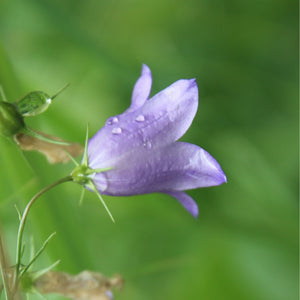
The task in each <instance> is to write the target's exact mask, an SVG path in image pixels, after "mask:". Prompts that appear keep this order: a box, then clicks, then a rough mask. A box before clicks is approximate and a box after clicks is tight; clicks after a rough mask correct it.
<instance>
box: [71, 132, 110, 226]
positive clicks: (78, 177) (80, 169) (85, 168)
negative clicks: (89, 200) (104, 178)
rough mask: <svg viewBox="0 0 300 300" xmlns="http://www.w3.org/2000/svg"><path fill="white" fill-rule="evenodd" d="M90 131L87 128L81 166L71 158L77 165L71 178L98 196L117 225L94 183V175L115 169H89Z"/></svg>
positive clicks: (81, 198)
mask: <svg viewBox="0 0 300 300" xmlns="http://www.w3.org/2000/svg"><path fill="white" fill-rule="evenodd" d="M88 131H89V130H88V128H87V131H86V138H85V146H84V152H83V157H82V163H81V165H79V164H78V163H77V162H76V161H75V159H73V158H72V157H71V156H70V158H71V159H72V161H73V162H74V163H75V165H76V167H75V169H74V170H73V171H72V172H71V174H70V177H71V179H72V181H73V182H77V183H79V184H81V185H82V186H83V187H85V188H87V189H88V190H91V191H93V192H94V193H95V194H96V195H97V197H98V199H99V200H100V202H101V203H102V205H103V206H104V208H105V210H106V211H107V213H108V215H109V217H110V218H111V220H112V221H113V222H114V223H115V219H114V217H113V216H112V214H111V212H110V210H109V209H108V207H107V205H106V203H105V201H104V200H103V198H102V196H101V194H100V192H99V191H98V190H97V187H96V185H95V183H94V182H93V177H92V175H93V174H97V173H101V172H105V171H109V170H111V169H113V168H103V169H92V168H90V167H89V161H88V155H87V148H88V136H89V132H88ZM83 195H84V193H82V194H81V197H80V203H82V200H83Z"/></svg>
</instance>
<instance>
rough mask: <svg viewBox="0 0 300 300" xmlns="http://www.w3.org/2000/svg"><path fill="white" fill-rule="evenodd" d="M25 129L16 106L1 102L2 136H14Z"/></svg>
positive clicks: (0, 126) (0, 124) (0, 132)
mask: <svg viewBox="0 0 300 300" xmlns="http://www.w3.org/2000/svg"><path fill="white" fill-rule="evenodd" d="M24 128H25V124H24V120H23V117H22V116H21V115H20V113H19V112H18V110H17V108H16V106H15V105H14V104H11V103H8V102H3V101H0V134H2V135H5V136H13V135H14V134H16V133H18V132H20V131H21V130H22V129H24Z"/></svg>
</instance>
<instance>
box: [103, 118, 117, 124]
mask: <svg viewBox="0 0 300 300" xmlns="http://www.w3.org/2000/svg"><path fill="white" fill-rule="evenodd" d="M118 122H119V119H118V118H117V117H111V118H108V119H107V121H106V125H112V124H117V123H118Z"/></svg>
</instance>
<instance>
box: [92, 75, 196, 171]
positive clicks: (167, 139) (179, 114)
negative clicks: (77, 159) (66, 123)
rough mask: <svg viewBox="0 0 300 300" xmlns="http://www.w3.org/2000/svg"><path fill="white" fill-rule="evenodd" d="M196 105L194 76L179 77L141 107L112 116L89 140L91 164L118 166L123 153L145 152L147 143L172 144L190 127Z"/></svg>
mask: <svg viewBox="0 0 300 300" xmlns="http://www.w3.org/2000/svg"><path fill="white" fill-rule="evenodd" d="M197 106H198V87H197V83H196V81H195V79H190V80H178V81H176V82H175V83H173V84H172V85H170V86H169V87H167V88H166V89H164V90H163V91H161V92H160V93H158V94H157V95H155V96H154V97H153V98H151V99H149V100H148V101H146V102H145V104H144V105H143V106H142V107H140V108H139V109H137V110H135V111H133V112H127V113H126V112H125V113H124V114H121V115H119V116H116V117H113V118H110V119H109V120H108V121H107V122H106V125H105V126H104V127H103V128H102V129H101V130H99V131H98V132H97V133H96V135H95V136H94V137H93V138H92V139H91V140H90V141H89V144H88V157H89V163H90V167H92V168H105V167H116V166H117V165H118V162H119V160H122V159H123V157H124V156H127V154H130V153H131V152H132V153H135V152H137V151H143V150H144V148H145V145H149V146H150V147H151V148H152V149H156V148H158V147H163V146H166V145H168V144H171V143H173V142H174V141H176V140H178V139H179V138H180V137H181V136H182V135H183V134H184V133H185V132H186V130H187V129H188V128H189V127H190V125H191V123H192V120H193V118H194V116H195V114H196V111H197ZM139 148H140V149H139ZM133 156H134V155H133Z"/></svg>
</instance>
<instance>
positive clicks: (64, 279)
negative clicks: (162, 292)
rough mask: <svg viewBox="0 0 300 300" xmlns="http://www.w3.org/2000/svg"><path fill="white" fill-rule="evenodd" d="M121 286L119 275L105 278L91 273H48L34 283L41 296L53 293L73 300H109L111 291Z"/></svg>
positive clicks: (121, 281)
mask: <svg viewBox="0 0 300 300" xmlns="http://www.w3.org/2000/svg"><path fill="white" fill-rule="evenodd" d="M122 285H123V280H122V278H121V277H120V276H119V275H115V276H114V277H112V278H107V277H105V276H104V275H102V274H101V273H96V272H91V271H83V272H81V273H79V274H77V275H70V274H68V273H65V272H54V271H49V272H47V273H46V274H44V275H43V276H41V277H40V278H38V279H37V280H36V281H35V283H34V287H35V288H36V289H37V290H38V291H39V293H41V294H49V293H55V294H60V295H63V296H66V297H68V298H70V299H73V300H110V299H111V290H112V289H113V288H115V287H117V288H121V287H122Z"/></svg>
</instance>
